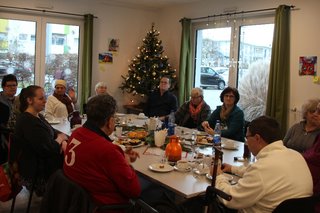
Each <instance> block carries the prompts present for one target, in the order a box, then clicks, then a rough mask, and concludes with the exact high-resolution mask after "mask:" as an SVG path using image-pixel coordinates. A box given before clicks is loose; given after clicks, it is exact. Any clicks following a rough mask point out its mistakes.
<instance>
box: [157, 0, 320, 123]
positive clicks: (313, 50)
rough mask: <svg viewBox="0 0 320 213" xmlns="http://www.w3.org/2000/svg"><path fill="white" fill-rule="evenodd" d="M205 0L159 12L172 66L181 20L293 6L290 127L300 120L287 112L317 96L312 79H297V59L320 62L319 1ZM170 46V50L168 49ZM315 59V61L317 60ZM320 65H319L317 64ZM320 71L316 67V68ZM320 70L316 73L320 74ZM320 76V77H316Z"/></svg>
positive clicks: (176, 57) (176, 56) (318, 89)
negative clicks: (310, 58) (226, 11)
mask: <svg viewBox="0 0 320 213" xmlns="http://www.w3.org/2000/svg"><path fill="white" fill-rule="evenodd" d="M221 2H222V1H219V0H205V1H201V3H190V4H186V5H184V6H182V7H171V8H167V9H165V10H164V11H163V12H162V13H161V18H160V28H161V29H162V32H163V33H162V35H161V36H162V39H163V43H164V45H165V49H166V50H167V54H168V56H169V57H170V58H171V61H172V64H173V65H174V66H178V64H179V55H180V53H179V49H180V36H181V26H180V23H179V20H180V19H181V18H182V17H187V18H195V17H201V16H208V15H212V14H220V13H223V10H224V9H225V8H230V7H237V8H238V11H246V10H255V9H263V8H275V7H278V5H281V4H286V5H295V6H296V10H293V11H292V12H291V50H290V56H288V57H290V84H291V85H290V98H289V103H290V104H289V106H288V113H289V121H288V122H289V126H291V125H292V124H293V123H294V122H297V121H298V120H300V113H299V112H298V113H293V112H290V109H291V108H294V107H296V108H297V109H300V107H301V105H302V104H303V103H304V102H306V101H307V100H308V99H311V98H316V97H319V95H320V93H319V92H320V84H314V83H312V77H311V76H299V74H298V70H299V56H318V58H319V59H320V41H319V39H318V38H319V36H318V35H319V33H320V28H319V27H318V26H319V21H318V20H320V13H319V8H320V1H318V0H291V1H290V0H287V1H286V0H283V1H277V0H269V1H265V0H241V1H239V0H224V1H223V3H221ZM168 47H170V48H168ZM319 59H318V60H319ZM318 64H319V63H318ZM317 68H318V69H319V65H318V66H317ZM319 72H320V71H318V73H319ZM318 75H319V76H320V74H318Z"/></svg>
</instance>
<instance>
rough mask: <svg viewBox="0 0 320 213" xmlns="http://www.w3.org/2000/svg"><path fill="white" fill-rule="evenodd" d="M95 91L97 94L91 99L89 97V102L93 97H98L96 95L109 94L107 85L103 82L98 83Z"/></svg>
mask: <svg viewBox="0 0 320 213" xmlns="http://www.w3.org/2000/svg"><path fill="white" fill-rule="evenodd" d="M94 90H95V92H96V94H95V95H93V96H91V97H89V98H88V101H89V100H90V99H91V98H92V97H94V96H96V95H103V94H108V91H107V84H106V83H105V82H102V81H101V82H98V83H97V84H96V86H95V88H94Z"/></svg>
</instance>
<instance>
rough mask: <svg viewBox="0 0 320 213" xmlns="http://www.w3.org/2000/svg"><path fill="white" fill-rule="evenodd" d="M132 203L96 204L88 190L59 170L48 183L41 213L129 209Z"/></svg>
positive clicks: (81, 212) (88, 212)
mask: <svg viewBox="0 0 320 213" xmlns="http://www.w3.org/2000/svg"><path fill="white" fill-rule="evenodd" d="M131 207H132V204H131V203H125V204H112V205H101V206H97V205H95V204H94V203H93V202H92V200H91V197H90V195H89V194H88V192H87V191H86V190H85V189H83V188H82V187H81V186H79V185H78V184H76V183H75V182H73V181H72V180H70V179H69V178H68V177H66V176H65V175H64V173H63V171H62V170H61V169H59V170H57V171H56V172H55V173H54V174H53V175H52V176H51V177H50V179H49V181H48V183H47V188H46V193H45V195H44V197H43V199H42V203H41V207H40V213H92V212H96V211H97V212H104V211H108V210H129V209H131Z"/></svg>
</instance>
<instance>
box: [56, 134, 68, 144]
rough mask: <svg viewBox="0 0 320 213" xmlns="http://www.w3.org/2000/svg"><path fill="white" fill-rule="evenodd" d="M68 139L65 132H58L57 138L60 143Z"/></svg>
mask: <svg viewBox="0 0 320 213" xmlns="http://www.w3.org/2000/svg"><path fill="white" fill-rule="evenodd" d="M67 140H68V136H67V135H65V134H63V133H58V134H57V138H56V142H57V143H58V144H61V143H62V142H63V141H67Z"/></svg>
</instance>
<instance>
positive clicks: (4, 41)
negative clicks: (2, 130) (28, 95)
mask: <svg viewBox="0 0 320 213" xmlns="http://www.w3.org/2000/svg"><path fill="white" fill-rule="evenodd" d="M81 27H82V20H74V19H72V20H70V19H62V18H47V17H38V16H27V15H18V14H5V13H1V15H0V80H2V77H3V76H4V75H6V74H10V73H12V74H15V75H16V76H17V78H18V81H19V84H18V93H19V92H20V90H21V89H22V88H23V87H26V86H29V85H32V84H36V85H40V86H43V87H44V88H45V92H46V95H49V94H52V92H53V85H54V80H55V79H58V78H59V79H64V80H66V81H67V85H68V86H69V87H73V88H74V89H75V91H78V76H79V70H80V67H79V65H80V63H79V58H80V57H79V50H80V29H81ZM44 44H45V45H44Z"/></svg>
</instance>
